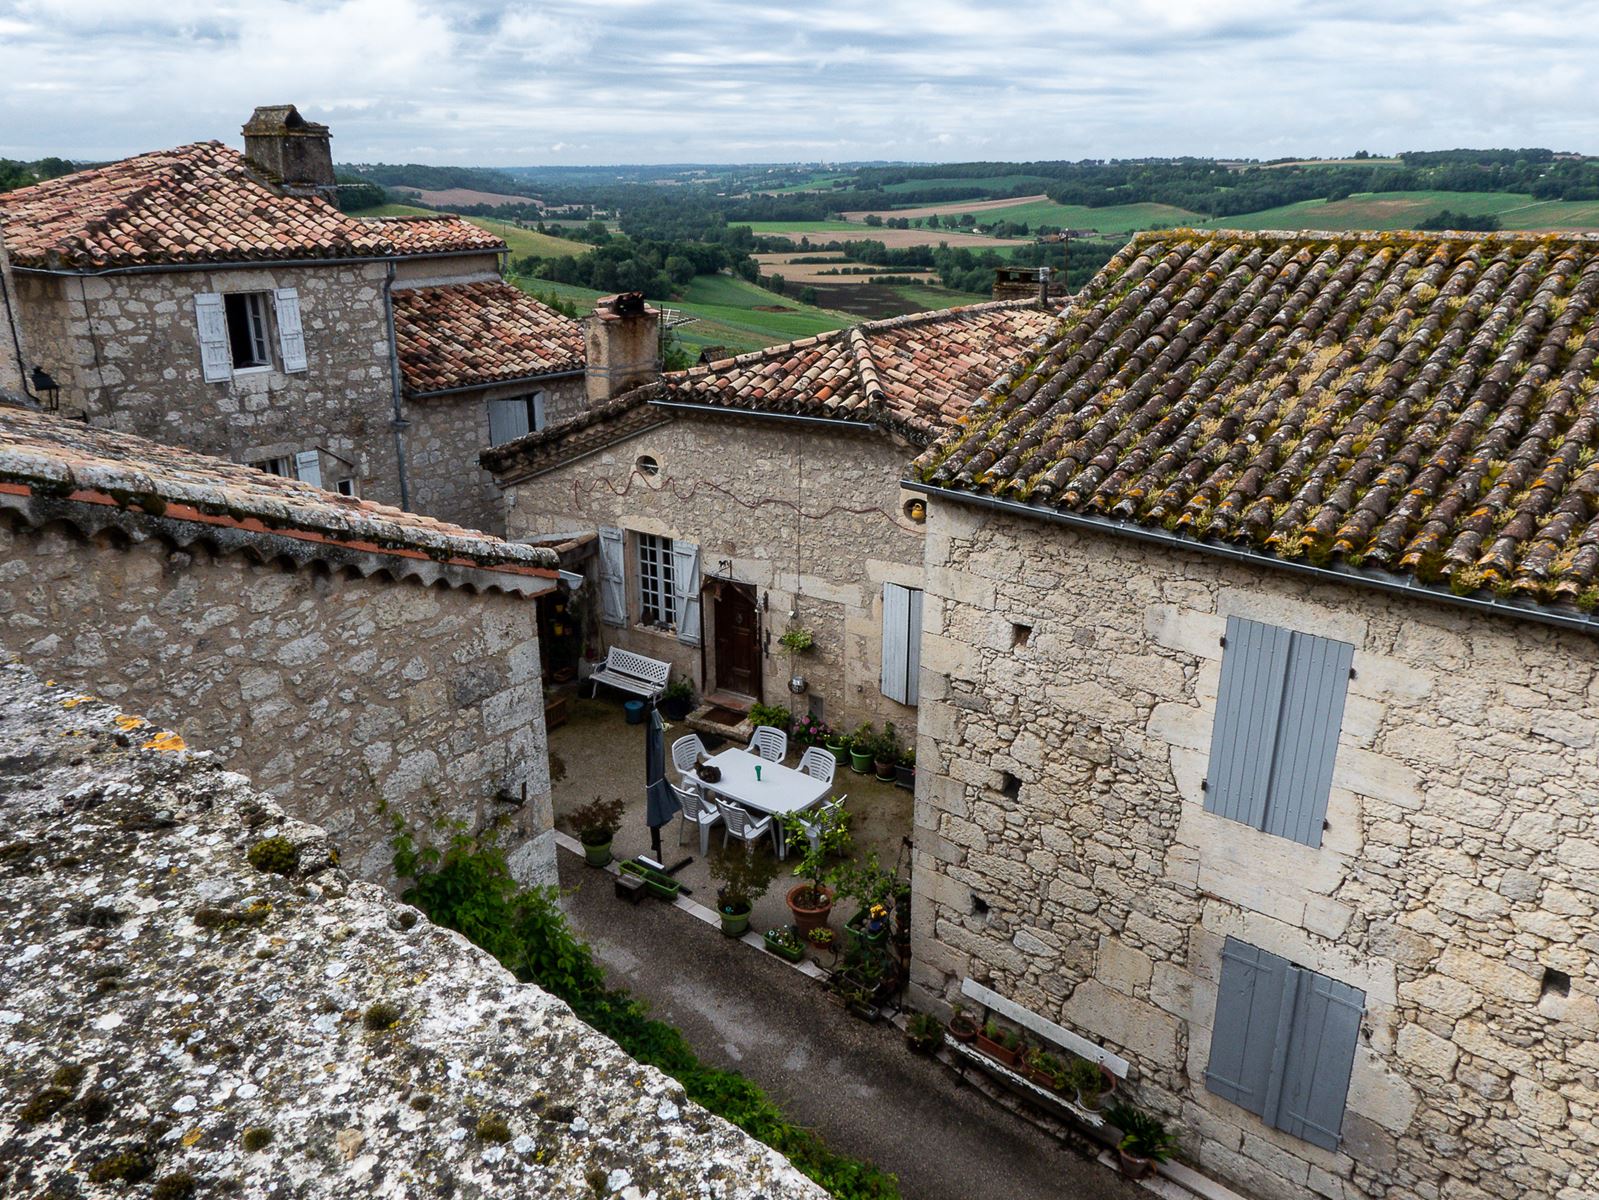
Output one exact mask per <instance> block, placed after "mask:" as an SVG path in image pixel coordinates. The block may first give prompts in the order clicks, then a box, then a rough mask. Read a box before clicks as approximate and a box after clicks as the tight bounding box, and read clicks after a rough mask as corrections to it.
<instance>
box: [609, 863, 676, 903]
mask: <svg viewBox="0 0 1599 1200" xmlns="http://www.w3.org/2000/svg"><path fill="white" fill-rule="evenodd" d="M620 869H621V870H623V871H626V872H627V873H628V874H629V875H637V876H638V877H639V878H640V879H642V880H643V881H644V890H645V891H647V892H648V893H649V894H650V895H652V896H654V897H656V898H657V899H660V900H667V901H671V900H676V899H677V895H678V893H679V892H680V891H682V890H683V885H682V884H680V883H678V881H677V880H675V879H673V878H672V877H671V876H670V875H668V874H666V873H665V872H664V871H657V870H656V869H655V868H654V867H646V866H645V865H644V864H643V863H641V862H635V861H634V860H633V859H631V858H630V859H628V860H627V861H626V862H624V863H622V864H621V867H620Z"/></svg>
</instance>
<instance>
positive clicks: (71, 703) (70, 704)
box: [61, 694, 99, 708]
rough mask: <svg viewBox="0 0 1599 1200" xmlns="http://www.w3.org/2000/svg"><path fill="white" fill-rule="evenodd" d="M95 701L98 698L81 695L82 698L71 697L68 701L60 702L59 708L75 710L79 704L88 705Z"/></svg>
mask: <svg viewBox="0 0 1599 1200" xmlns="http://www.w3.org/2000/svg"><path fill="white" fill-rule="evenodd" d="M97 699H99V697H98V696H90V695H87V694H85V695H82V696H73V697H72V698H71V699H69V700H63V701H62V702H61V707H62V708H77V707H78V705H80V704H88V703H89V702H90V701H91V700H97Z"/></svg>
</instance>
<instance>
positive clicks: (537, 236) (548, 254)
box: [463, 217, 594, 258]
mask: <svg viewBox="0 0 1599 1200" xmlns="http://www.w3.org/2000/svg"><path fill="white" fill-rule="evenodd" d="M463 219H464V220H467V221H470V222H472V224H474V225H476V226H477V227H478V228H479V229H486V230H488V231H489V232H490V233H495V234H498V235H499V236H500V237H502V238H504V239H505V244H506V245H507V246H509V247H510V248H511V254H512V256H514V257H516V258H573V257H576V256H577V255H579V254H587V253H588V252H589V251H590V250H592V249H594V247H593V246H590V245H588V244H587V243H586V242H574V241H570V240H568V239H567V238H562V237H553V236H551V235H550V234H547V233H540V232H538V230H536V229H521V228H519V227H517V226H515V225H512V224H511V223H510V222H509V221H496V220H495V219H494V218H493V217H465V218H463Z"/></svg>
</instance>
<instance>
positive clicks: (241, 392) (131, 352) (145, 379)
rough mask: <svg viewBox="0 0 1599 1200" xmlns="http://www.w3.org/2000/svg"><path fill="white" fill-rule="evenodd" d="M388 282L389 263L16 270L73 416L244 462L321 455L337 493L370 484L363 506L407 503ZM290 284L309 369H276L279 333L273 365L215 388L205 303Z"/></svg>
mask: <svg viewBox="0 0 1599 1200" xmlns="http://www.w3.org/2000/svg"><path fill="white" fill-rule="evenodd" d="M385 275H386V269H385V266H384V264H382V263H363V264H346V265H338V264H330V265H326V266H317V267H271V268H265V267H261V268H257V267H246V268H235V269H230V270H219V271H183V272H177V271H175V272H171V273H153V274H146V275H105V276H100V277H97V278H85V277H78V276H71V277H58V276H41V275H27V274H23V273H18V275H17V286H18V292H19V307H20V308H21V310H22V314H23V326H24V333H25V336H26V338H27V343H28V347H29V353H30V355H31V356H32V358H33V360H34V361H36V362H38V363H39V364H41V365H42V366H43V367H44V368H45V370H47V371H49V372H50V373H51V374H52V375H54V376H55V378H56V380H57V382H58V383H60V384H61V408H62V411H63V412H65V413H68V414H71V415H76V414H77V413H79V412H82V413H85V414H87V416H88V419H89V421H90V422H91V423H92V424H95V425H100V426H104V427H107V428H111V429H120V430H123V431H125V432H129V433H137V434H140V435H142V436H144V437H148V438H153V439H154V440H156V441H159V442H165V443H167V444H169V445H178V446H187V447H189V448H191V449H195V450H201V451H204V452H205V453H207V454H215V455H218V456H220V457H222V458H228V459H232V460H233V461H235V462H255V461H259V460H262V459H267V458H277V457H282V456H286V455H292V454H294V453H296V452H297V451H302V450H309V449H312V448H313V447H320V448H321V449H322V450H323V451H324V453H323V456H322V457H323V477H324V478H323V481H324V484H325V485H326V486H328V487H331V486H332V485H333V483H334V482H335V478H334V472H335V471H339V470H340V464H341V463H342V464H349V465H348V466H347V467H344V468H343V475H344V477H354V478H356V479H357V480H358V481H359V484H358V486H359V489H360V494H361V495H362V496H363V497H365V498H367V499H369V500H379V501H382V502H384V503H389V504H397V503H399V498H400V494H399V472H398V466H397V463H396V459H395V451H394V433H393V430H392V428H391V426H390V421H391V420H392V417H393V403H394V401H393V391H392V379H393V375H392V371H391V367H390V354H389V331H388V321H387V317H386V314H385V311H384V298H383V283H384V278H385ZM279 287H292V288H295V289H296V290H297V291H298V293H299V297H300V313H301V320H302V324H303V327H304V332H305V347H306V356H307V360H308V362H307V369H306V370H304V371H299V372H295V373H292V374H287V373H284V372H283V371H281V370H279V369H278V367H279V366H280V365H281V359H280V357H279V351H278V347H277V341H276V328H275V326H274V327H273V328H270V329H269V331H268V335H269V336H268V340H269V342H270V343H271V346H272V359H273V364H274V365H273V366H272V367H271V368H270V369H266V370H253V371H248V372H241V373H238V374H236V375H234V377H233V378H232V379H231V380H229V381H226V382H221V383H207V382H205V377H204V374H203V371H202V369H201V365H200V342H199V336H198V334H197V331H196V328H195V315H194V297H195V296H196V295H197V294H200V293H205V292H238V291H246V292H264V291H270V290H271V289H273V288H279ZM269 324H271V323H270V322H269ZM330 456H331V457H330Z"/></svg>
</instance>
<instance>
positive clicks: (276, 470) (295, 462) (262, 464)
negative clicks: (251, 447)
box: [250, 450, 322, 487]
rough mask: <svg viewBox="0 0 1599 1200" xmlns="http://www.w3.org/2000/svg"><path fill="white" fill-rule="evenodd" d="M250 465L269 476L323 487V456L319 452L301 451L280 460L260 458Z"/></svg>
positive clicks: (286, 455) (284, 456)
mask: <svg viewBox="0 0 1599 1200" xmlns="http://www.w3.org/2000/svg"><path fill="white" fill-rule="evenodd" d="M250 465H251V466H252V467H254V468H255V469H256V470H257V471H265V472H266V473H267V474H268V475H281V476H283V478H285V479H299V480H302V481H303V482H305V483H309V484H312V485H313V486H315V487H321V486H322V456H321V452H320V451H317V450H301V451H299V452H297V453H295V454H285V455H282V456H281V457H278V458H259V459H256V461H254V462H252V463H251V464H250Z"/></svg>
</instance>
